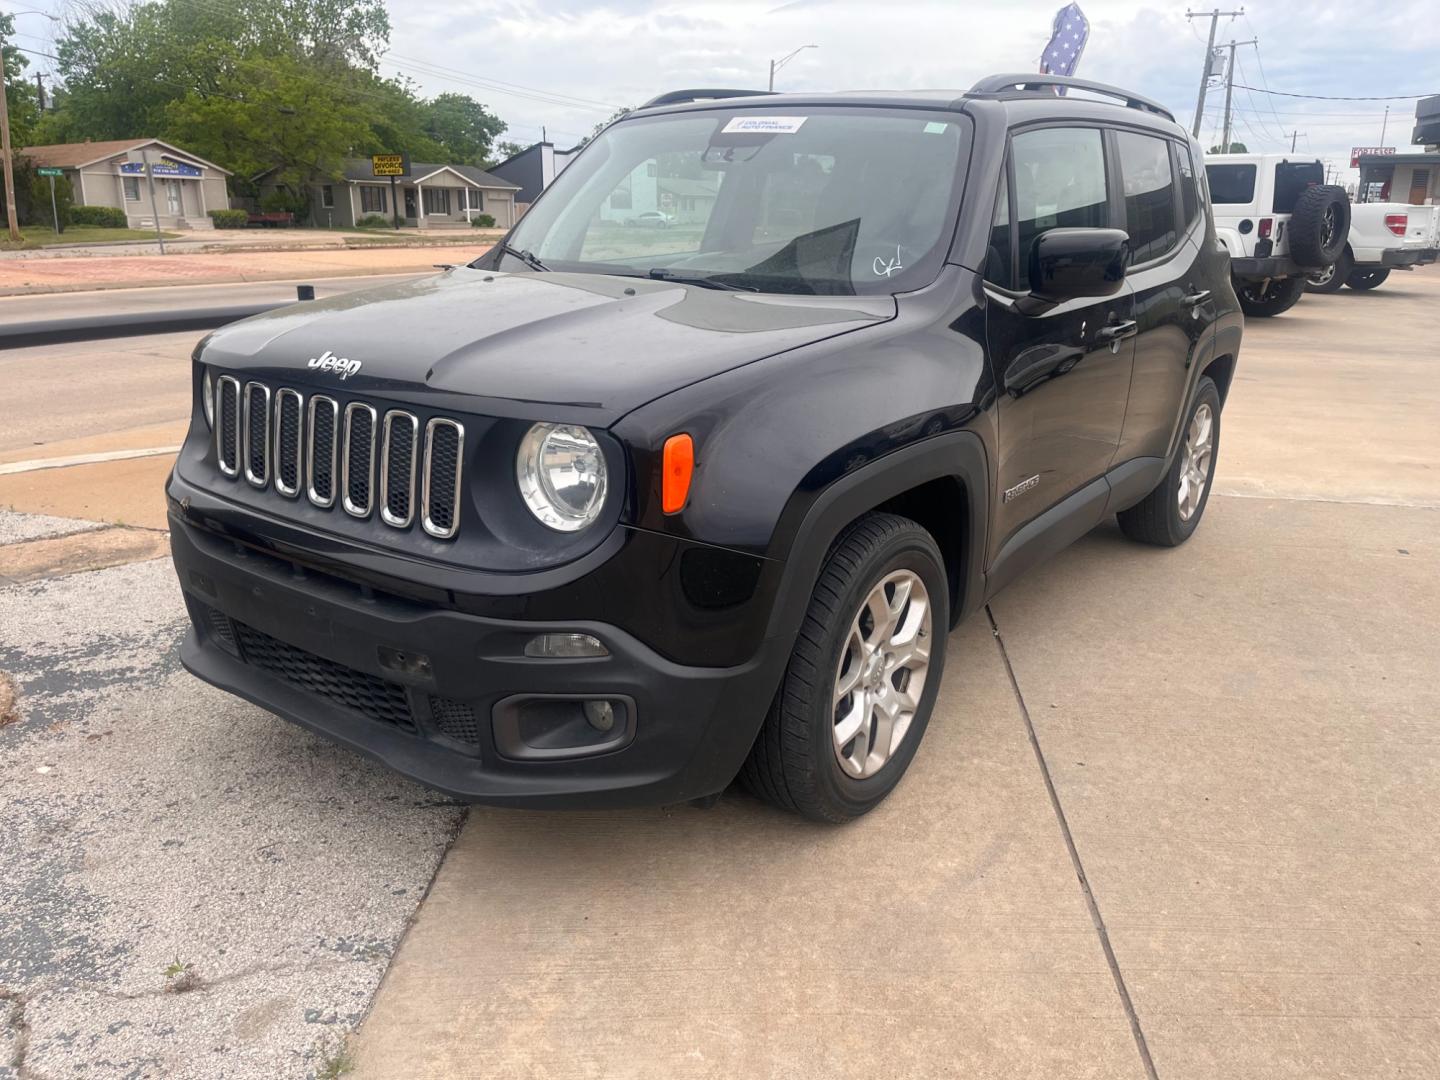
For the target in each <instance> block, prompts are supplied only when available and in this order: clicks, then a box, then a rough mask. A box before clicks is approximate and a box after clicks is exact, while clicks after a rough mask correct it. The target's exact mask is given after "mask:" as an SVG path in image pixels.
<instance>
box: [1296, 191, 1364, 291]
mask: <svg viewBox="0 0 1440 1080" xmlns="http://www.w3.org/2000/svg"><path fill="white" fill-rule="evenodd" d="M1289 230H1290V257H1291V258H1292V259H1294V260H1295V261H1296V262H1297V263H1299V264H1300V265H1301V266H1304V267H1308V268H1310V269H1315V270H1318V269H1320V268H1322V267H1326V266H1329V265H1330V264H1331V263H1333V262H1335V261H1336V260H1337V259H1339V258H1340V253H1341V252H1342V251H1344V250H1345V245H1346V243H1348V242H1349V239H1350V196H1349V195H1347V194H1345V189H1344V188H1342V187H1336V186H1335V185H1334V184H1316V185H1315V186H1314V187H1308V188H1306V189H1305V190H1304V191H1302V192H1301V193H1300V196H1299V198H1297V199H1296V200H1295V211H1294V213H1292V214H1291V215H1290V226H1289Z"/></svg>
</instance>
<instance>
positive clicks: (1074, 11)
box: [1040, 4, 1090, 92]
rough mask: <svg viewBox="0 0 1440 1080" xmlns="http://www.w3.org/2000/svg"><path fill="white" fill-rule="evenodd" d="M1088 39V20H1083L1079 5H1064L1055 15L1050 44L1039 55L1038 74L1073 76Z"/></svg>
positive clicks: (1083, 16)
mask: <svg viewBox="0 0 1440 1080" xmlns="http://www.w3.org/2000/svg"><path fill="white" fill-rule="evenodd" d="M1089 39H1090V20H1089V19H1087V18H1085V13H1084V12H1083V11H1081V10H1080V5H1079V4H1066V5H1065V6H1064V7H1063V8H1061V9H1060V10H1059V11H1057V12H1056V13H1055V25H1054V30H1053V32H1052V33H1051V35H1050V44H1049V45H1047V46H1045V51H1044V52H1043V53H1041V54H1040V74H1042V75H1074V74H1075V68H1076V67H1077V66H1079V64H1080V54H1081V53H1083V52H1084V51H1085V42H1086V41H1088V40H1089ZM1062 92H1063V90H1062Z"/></svg>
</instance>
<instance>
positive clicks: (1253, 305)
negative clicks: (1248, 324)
mask: <svg viewBox="0 0 1440 1080" xmlns="http://www.w3.org/2000/svg"><path fill="white" fill-rule="evenodd" d="M1304 294H1305V279H1304V278H1303V277H1288V278H1269V279H1267V280H1264V281H1237V282H1235V295H1236V296H1237V297H1238V298H1239V300H1240V310H1241V311H1243V312H1245V314H1246V315H1249V316H1251V317H1252V318H1256V319H1268V318H1269V317H1270V316H1272V315H1279V314H1280V313H1281V312H1283V311H1289V310H1290V309H1291V308H1292V307H1294V306H1295V305H1296V304H1297V303H1299V302H1300V297H1301V296H1303V295H1304Z"/></svg>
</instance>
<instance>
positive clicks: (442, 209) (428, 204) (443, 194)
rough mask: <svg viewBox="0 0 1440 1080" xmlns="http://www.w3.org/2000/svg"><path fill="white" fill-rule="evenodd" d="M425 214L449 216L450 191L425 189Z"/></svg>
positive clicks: (446, 189)
mask: <svg viewBox="0 0 1440 1080" xmlns="http://www.w3.org/2000/svg"><path fill="white" fill-rule="evenodd" d="M424 190H425V213H427V214H448V213H450V189H449V188H443V187H442V188H428V187H427V188H425V189H424Z"/></svg>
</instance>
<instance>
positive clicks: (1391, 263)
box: [1306, 202, 1440, 292]
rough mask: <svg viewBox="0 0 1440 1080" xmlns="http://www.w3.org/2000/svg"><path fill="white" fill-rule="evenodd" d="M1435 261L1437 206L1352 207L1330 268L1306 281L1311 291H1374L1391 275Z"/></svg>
mask: <svg viewBox="0 0 1440 1080" xmlns="http://www.w3.org/2000/svg"><path fill="white" fill-rule="evenodd" d="M1437 257H1440V206H1412V205H1410V204H1409V203H1393V202H1385V203H1356V204H1355V205H1354V206H1352V207H1351V208H1350V237H1349V241H1348V242H1347V243H1346V245H1345V250H1344V251H1342V252H1341V253H1340V257H1339V258H1337V259H1336V260H1335V262H1333V263H1332V264H1331V265H1329V266H1326V267H1324V268H1322V269H1320V270H1316V271H1315V272H1314V273H1312V274H1309V275H1308V276H1307V278H1306V280H1307V282H1308V285H1307V286H1306V287H1307V288H1308V289H1309V291H1310V292H1337V291H1339V290H1340V289H1341V288H1343V287H1344V286H1346V285H1349V286H1350V287H1351V288H1352V289H1373V288H1375V287H1377V286H1378V285H1379V284H1380V283H1381V282H1382V281H1384V280H1385V279H1386V278H1387V277H1389V276H1390V271H1391V270H1410V269H1413V268H1414V267H1416V266H1424V265H1425V264H1427V263H1433V262H1435V260H1436V258H1437Z"/></svg>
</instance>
